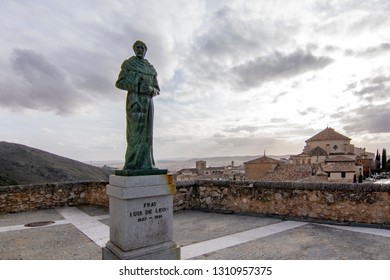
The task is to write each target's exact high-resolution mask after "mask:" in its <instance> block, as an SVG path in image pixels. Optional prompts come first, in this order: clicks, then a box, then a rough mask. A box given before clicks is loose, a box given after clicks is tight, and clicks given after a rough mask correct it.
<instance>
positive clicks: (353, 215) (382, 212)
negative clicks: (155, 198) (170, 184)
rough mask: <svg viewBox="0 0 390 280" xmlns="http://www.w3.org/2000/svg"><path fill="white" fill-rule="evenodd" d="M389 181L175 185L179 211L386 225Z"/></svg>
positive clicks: (389, 206)
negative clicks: (378, 182)
mask: <svg viewBox="0 0 390 280" xmlns="http://www.w3.org/2000/svg"><path fill="white" fill-rule="evenodd" d="M389 193H390V185H378V184H336V183H298V182H249V181H247V182H242V181H193V182H192V183H189V182H186V184H182V183H181V182H180V183H178V184H177V195H176V197H175V201H174V205H175V206H176V209H178V210H185V209H204V210H210V211H224V212H234V213H249V214H259V215H266V216H283V217H288V218H294V219H309V220H330V221H337V222H344V223H367V224H380V225H390V198H389Z"/></svg>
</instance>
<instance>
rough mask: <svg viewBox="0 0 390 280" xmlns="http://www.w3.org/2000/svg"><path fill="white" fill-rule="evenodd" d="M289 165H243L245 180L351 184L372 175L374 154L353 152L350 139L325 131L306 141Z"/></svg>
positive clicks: (274, 162) (263, 161)
mask: <svg viewBox="0 0 390 280" xmlns="http://www.w3.org/2000/svg"><path fill="white" fill-rule="evenodd" d="M305 142H306V145H305V147H304V148H303V151H302V153H300V154H298V155H294V156H291V157H290V160H289V161H288V163H283V162H281V161H277V160H275V159H272V158H269V157H266V156H265V155H264V156H263V157H261V158H258V159H255V160H252V161H249V162H246V163H244V165H245V173H246V178H247V179H248V180H262V181H268V180H269V181H328V182H350V183H352V182H354V181H356V178H358V177H359V175H363V176H365V177H367V176H369V175H370V174H371V169H372V168H373V166H374V154H373V153H367V152H366V150H365V149H362V148H355V146H354V145H352V144H351V139H350V138H348V137H346V136H344V135H342V134H340V133H338V132H336V131H335V130H334V129H333V128H330V127H327V128H326V129H324V130H322V131H321V132H319V133H317V134H316V135H314V136H313V137H311V138H309V139H308V140H306V141H305Z"/></svg>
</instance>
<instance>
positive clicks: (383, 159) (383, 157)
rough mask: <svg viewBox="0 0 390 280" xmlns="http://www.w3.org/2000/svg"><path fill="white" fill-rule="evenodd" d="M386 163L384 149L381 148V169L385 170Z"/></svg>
mask: <svg viewBox="0 0 390 280" xmlns="http://www.w3.org/2000/svg"><path fill="white" fill-rule="evenodd" d="M386 165H387V155H386V149H385V148H383V150H382V170H383V171H386Z"/></svg>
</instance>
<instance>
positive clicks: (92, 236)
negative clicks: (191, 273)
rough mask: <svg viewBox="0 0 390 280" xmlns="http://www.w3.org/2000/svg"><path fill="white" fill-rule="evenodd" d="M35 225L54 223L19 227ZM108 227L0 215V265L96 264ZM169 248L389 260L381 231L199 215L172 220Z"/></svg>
mask: <svg viewBox="0 0 390 280" xmlns="http://www.w3.org/2000/svg"><path fill="white" fill-rule="evenodd" d="M41 221H53V222H54V223H51V224H48V225H46V226H37V227H26V226H25V225H26V224H29V223H35V222H41ZM108 224H109V214H108V208H105V207H100V206H91V205H89V206H79V207H63V208H58V209H49V210H38V211H30V212H22V213H16V214H0V259H3V260H4V259H12V260H17V259H38V260H51V259H54V260H63V259H65V260H67V259H68V260H72V259H76V260H99V259H101V247H102V246H104V245H105V244H106V242H107V241H108V238H109V227H108ZM33 225H34V224H33ZM174 240H175V241H176V243H177V244H178V245H179V246H181V254H182V259H200V260H205V259H210V260H217V259H225V260H237V259H240V260H245V259H248V260H256V259H268V260H273V259H275V260H279V259H281V260H289V259H294V260H327V259H331V260H342V259H349V260H357V259H373V260H380V259H386V260H389V259H390V230H388V229H379V228H369V227H350V226H337V225H329V224H318V223H311V222H297V221H288V220H281V219H274V218H264V217H256V216H246V215H235V214H221V213H211V212H201V211H178V212H175V214H174Z"/></svg>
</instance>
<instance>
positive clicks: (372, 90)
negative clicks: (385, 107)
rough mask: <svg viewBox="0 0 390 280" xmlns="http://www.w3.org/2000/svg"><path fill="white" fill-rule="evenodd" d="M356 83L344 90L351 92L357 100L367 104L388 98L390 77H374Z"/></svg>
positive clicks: (389, 95)
mask: <svg viewBox="0 0 390 280" xmlns="http://www.w3.org/2000/svg"><path fill="white" fill-rule="evenodd" d="M359 84H360V85H361V87H359V85H358V83H352V84H349V85H348V87H347V89H346V90H351V91H352V93H353V94H354V95H356V96H358V97H359V98H361V99H363V100H366V101H368V102H373V101H375V100H380V99H383V100H384V101H385V100H387V99H388V98H389V97H390V76H376V77H374V78H367V79H364V80H362V81H360V82H359Z"/></svg>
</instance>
